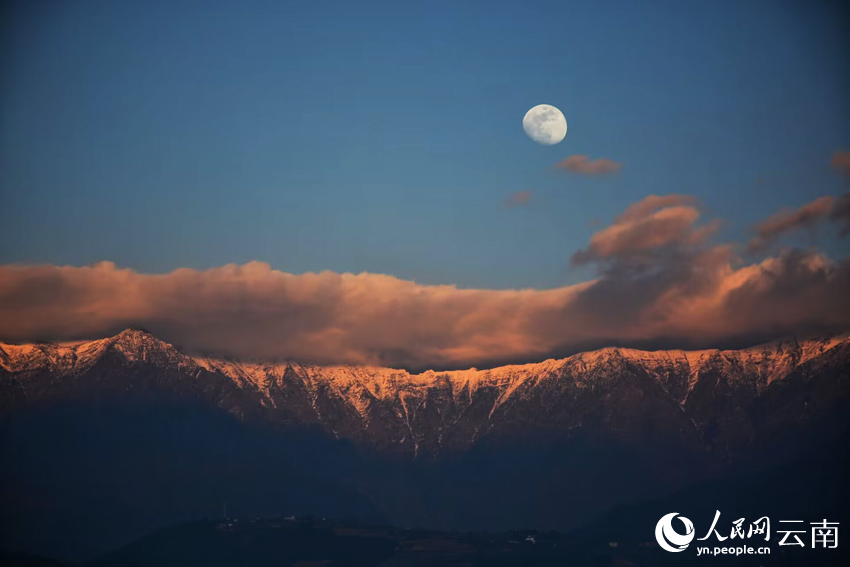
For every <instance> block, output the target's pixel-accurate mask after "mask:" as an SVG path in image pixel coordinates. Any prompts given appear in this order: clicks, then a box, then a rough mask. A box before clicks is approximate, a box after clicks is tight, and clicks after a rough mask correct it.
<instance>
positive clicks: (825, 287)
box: [0, 195, 850, 370]
mask: <svg viewBox="0 0 850 567" xmlns="http://www.w3.org/2000/svg"><path fill="white" fill-rule="evenodd" d="M837 201H838V200H837ZM845 204H846V202H845ZM838 210H840V205H839V204H836V205H834V206H833V208H832V209H831V211H832V212H831V213H830V214H833V215H834V214H837V213H836V211H838ZM845 210H846V209H845ZM699 219H700V212H699V210H698V209H697V207H696V204H695V200H694V199H693V198H692V197H689V196H685V195H668V196H650V197H647V198H646V199H643V200H642V201H640V202H638V203H635V204H634V205H632V206H630V207H629V208H628V209H626V211H625V212H623V214H621V215H620V216H618V217H617V218H616V219H615V220H614V222H613V223H612V224H611V226H609V227H606V228H604V229H602V230H600V231H599V232H597V233H596V234H594V235H593V237H592V238H591V243H590V245H589V247H588V248H587V249H586V250H584V251H581V252H580V253H579V254H582V255H583V256H582V258H581V261H586V262H591V261H592V262H595V263H596V265H597V266H598V268H599V275H598V277H597V278H596V279H594V280H591V281H587V282H584V283H581V284H578V285H573V286H567V287H560V288H555V289H548V290H534V289H522V290H487V289H458V288H457V287H455V286H451V285H438V286H434V285H420V284H417V283H415V282H412V281H406V280H401V279H398V278H395V277H392V276H386V275H379V274H369V273H362V274H349V273H345V274H338V273H333V272H321V273H307V274H301V275H295V274H289V273H285V272H281V271H278V270H273V269H271V267H270V266H269V265H268V264H264V263H261V262H251V263H248V264H245V265H241V266H237V265H227V266H222V267H220V268H213V269H208V270H202V271H199V270H193V269H186V268H181V269H178V270H175V271H173V272H171V273H168V274H157V275H154V274H142V273H138V272H135V271H133V270H128V269H121V268H118V267H116V266H115V265H114V264H112V263H109V262H104V263H101V264H97V265H94V266H89V267H67V266H51V265H43V266H22V265H8V266H0V340H6V341H31V340H40V339H44V340H71V339H82V338H93V337H102V336H106V335H109V334H112V333H115V332H117V331H119V330H121V329H123V328H126V327H129V326H133V325H139V326H143V327H145V328H147V329H149V330H151V331H152V332H154V333H155V334H157V335H158V336H160V337H161V338H163V339H165V340H167V341H170V342H172V343H175V344H177V345H180V346H181V347H182V348H185V349H187V350H189V351H195V352H207V353H214V354H218V355H225V356H238V357H243V358H249V359H250V358H255V359H272V358H275V359H294V360H299V361H304V362H316V363H328V364H330V363H353V364H380V365H387V366H397V367H405V368H409V369H420V370H421V369H424V368H461V367H468V366H472V365H475V366H479V367H480V366H488V365H494V364H501V363H505V362H510V361H530V360H541V359H543V358H545V357H548V356H564V355H567V354H570V353H573V352H576V351H578V350H585V349H588V348H596V347H601V346H607V345H612V344H614V345H622V346H636V347H643V348H654V347H657V348H703V347H717V346H736V345H737V346H741V345H743V344H746V343H750V344H752V343H754V342H757V341H763V340H768V339H771V338H776V337H780V336H787V335H793V334H809V333H814V332H832V331H840V330H846V329H848V328H850V294H848V293H847V290H848V289H850V261H848V260H843V261H840V262H834V261H832V260H830V259H829V258H827V257H825V256H823V255H821V254H817V253H815V252H811V251H805V252H803V251H790V252H784V253H783V254H781V255H778V256H772V257H769V258H767V259H765V260H764V261H762V262H760V263H756V264H751V265H745V266H740V265H739V264H740V261H739V259H737V258H736V257H735V256H734V254H733V252H732V250H733V247H732V246H730V245H711V244H710V243H709V242H708V240H709V236H710V234H711V233H712V231H713V227H714V226H715V225H716V222H714V221H709V222H707V223H704V224H699Z"/></svg>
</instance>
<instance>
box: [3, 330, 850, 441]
mask: <svg viewBox="0 0 850 567" xmlns="http://www.w3.org/2000/svg"><path fill="white" fill-rule="evenodd" d="M847 353H850V335H848V334H840V335H829V336H821V337H816V338H810V339H804V340H797V339H790V340H785V341H774V342H770V343H765V344H762V345H757V346H754V347H750V348H748V349H742V350H719V349H706V350H698V351H685V350H666V351H642V350H636V349H628V348H621V347H607V348H603V349H599V350H595V351H589V352H584V353H578V354H576V355H573V356H570V357H567V358H563V359H549V360H545V361H542V362H537V363H530V364H524V365H507V366H501V367H496V368H492V369H486V370H478V369H475V368H470V369H466V370H454V371H433V370H429V371H426V372H421V373H418V374H412V373H410V372H407V371H406V370H399V369H392V368H383V367H375V366H353V365H336V366H319V365H310V364H300V363H297V362H243V361H239V360H236V359H232V358H231V359H226V358H215V357H205V356H190V355H187V354H183V353H182V352H181V351H180V350H179V349H177V348H176V347H175V346H173V345H171V344H169V343H166V342H164V341H162V340H160V339H158V338H157V337H155V336H154V335H152V334H151V333H149V332H147V331H144V330H139V329H132V328H131V329H127V330H125V331H122V332H121V333H118V334H117V335H115V336H113V337H108V338H104V339H98V340H93V341H77V342H65V343H32V344H24V345H9V344H5V343H0V387H3V391H5V392H7V393H9V394H10V395H7V396H4V397H7V398H15V399H17V401H18V404H15V405H19V403H23V404H27V403H30V402H33V401H36V402H37V401H39V400H49V399H62V398H63V397H72V398H73V397H77V396H79V395H90V394H95V395H97V394H98V393H99V392H110V393H111V395H128V392H156V391H162V390H166V391H170V392H172V393H176V394H177V395H178V396H184V397H185V396H190V397H201V398H203V399H205V400H206V401H207V402H211V403H213V404H214V405H216V406H217V407H218V408H220V409H223V410H225V411H227V412H229V413H231V414H233V415H236V416H237V417H239V418H242V419H244V418H245V417H249V418H250V417H252V416H253V417H261V418H262V419H264V420H267V421H271V422H275V423H278V424H303V425H319V426H321V427H323V428H324V429H325V430H326V431H327V432H328V433H329V434H330V435H332V436H334V437H336V438H338V439H339V438H347V439H350V440H353V441H355V442H365V443H367V444H369V445H372V446H374V447H377V448H379V449H384V450H386V449H391V450H401V451H402V452H412V453H413V454H414V456H416V455H419V454H420V453H422V452H424V453H428V454H431V455H436V454H438V453H440V452H442V451H444V450H446V449H449V450H461V451H463V450H468V449H469V448H470V447H472V446H473V445H475V444H476V443H478V441H479V440H480V439H482V438H483V437H487V436H490V435H493V434H505V435H507V436H514V434H516V433H517V431H516V429H519V430H527V429H531V430H532V431H537V432H547V433H553V432H554V433H557V434H567V435H569V434H571V433H570V432H574V431H576V430H578V429H580V428H582V427H585V426H586V425H587V424H588V423H589V422H590V423H594V424H595V430H598V431H605V433H606V434H608V435H612V436H613V437H615V438H622V437H625V438H628V437H629V436H631V435H633V434H634V435H640V434H641V433H640V431H639V430H641V429H646V431H644V432H643V434H645V435H649V436H650V437H653V438H654V437H658V436H662V437H663V436H671V435H672V436H673V437H676V438H678V440H679V441H682V442H685V443H687V444H693V443H697V444H705V442H706V441H710V440H709V439H707V437H706V432H708V431H709V430H713V429H716V428H717V427H718V420H719V422H720V423H719V426H720V427H721V429H722V427H723V425H724V424H723V422H724V420H726V418H728V419H729V420H731V421H732V422H735V423H737V424H738V425H741V426H746V428H747V429H750V430H755V429H758V428H759V427H760V423H757V422H759V421H764V420H763V419H762V418H761V417H759V416H755V417H746V418H742V416H741V414H742V412H744V413H746V411H747V410H746V408H745V406H748V405H753V404H755V405H759V402H760V401H761V400H763V399H765V398H768V397H770V396H768V395H767V394H768V393H772V392H773V391H778V388H776V387H772V386H774V385H776V384H779V383H781V382H783V381H786V380H787V379H789V377H794V376H795V375H799V374H800V373H801V372H802V374H803V375H813V374H812V372H808V371H807V370H806V368H807V367H808V366H809V365H817V364H819V363H820V362H823V361H824V360H832V359H833V358H836V359H837V360H839V365H841V364H843V365H844V368H845V369H846V366H847V359H848V358H850V355H848V354H847ZM122 377H123V378H122ZM803 379H804V382H805V384H806V385H807V386H806V387H815V388H816V387H817V386H816V385H814V386H813V385H812V384H813V383H812V380H813V378H812V376H808V377H805V376H803ZM792 382H793V380H792ZM842 388H843V386H842ZM786 389H787V388H786ZM842 391H843V390H842ZM807 395H808V394H806V395H803V398H804V400H802V401H804V402H805V405H803V406H800V407H795V408H794V413H795V418H797V419H806V416H807V412H808V405H807V404H808V402H807V401H806V400H805V398H806V396H807ZM798 401H799V400H798ZM7 405H8V404H7ZM762 405H763V404H762ZM798 405H799V404H798ZM742 408H744V409H742ZM801 412H802V413H801ZM789 415H790V414H789ZM789 415H785V416H779V418H777V419H781V420H783V421H787V420H788V419H789ZM742 419H743V421H741V420H742ZM768 421H769V420H768ZM726 425H729V424H726ZM512 428H513V429H515V430H513V431H512ZM712 435H713V434H712ZM726 444H727V445H728V442H727V443H726Z"/></svg>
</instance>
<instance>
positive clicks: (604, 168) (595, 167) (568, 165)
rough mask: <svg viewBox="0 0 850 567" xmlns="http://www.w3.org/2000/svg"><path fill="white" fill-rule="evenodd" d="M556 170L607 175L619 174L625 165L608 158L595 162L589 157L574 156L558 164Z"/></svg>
mask: <svg viewBox="0 0 850 567" xmlns="http://www.w3.org/2000/svg"><path fill="white" fill-rule="evenodd" d="M555 168H556V169H565V170H567V171H569V172H571V173H579V174H581V175H605V174H608V173H617V172H618V171H620V170H621V169H622V168H623V164H621V163H617V162H616V161H614V160H610V159H608V158H599V159H595V160H593V159H590V158H589V157H587V156H581V155H574V156H570V157H568V158H566V159H564V160H562V161H559V162H558V163H556V164H555Z"/></svg>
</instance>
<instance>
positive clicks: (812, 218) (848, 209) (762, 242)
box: [748, 193, 850, 252]
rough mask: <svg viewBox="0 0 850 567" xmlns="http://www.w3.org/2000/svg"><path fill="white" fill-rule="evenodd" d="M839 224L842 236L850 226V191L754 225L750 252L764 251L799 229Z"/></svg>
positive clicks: (824, 198) (776, 215)
mask: <svg viewBox="0 0 850 567" xmlns="http://www.w3.org/2000/svg"><path fill="white" fill-rule="evenodd" d="M827 220H830V221H833V222H836V223H838V224H839V225H840V232H841V234H842V235H845V234H847V233H848V231H849V229H850V193H845V194H844V195H842V196H840V197H837V198H836V197H831V196H825V197H819V198H817V199H815V200H814V201H812V202H810V203H807V204H805V205H803V206H802V207H800V208H798V209H790V210H785V211H780V212H778V213H776V214H774V215H771V216H770V217H768V218H767V219H766V220H764V221H762V222H760V223H759V224H757V225H756V226H755V227H754V230H755V232H756V236H755V237H754V238H753V239H752V240H751V241H750V244H749V246H748V249H749V251H751V252H755V251H761V250H765V249H767V248H768V247H770V245H771V244H773V243H774V242H776V240H777V239H778V238H779V237H780V236H782V235H783V234H786V233H789V232H793V231H796V230H799V229H807V230H814V229H816V228H817V227H818V226H819V225H820V224H821V223H822V222H824V221H827Z"/></svg>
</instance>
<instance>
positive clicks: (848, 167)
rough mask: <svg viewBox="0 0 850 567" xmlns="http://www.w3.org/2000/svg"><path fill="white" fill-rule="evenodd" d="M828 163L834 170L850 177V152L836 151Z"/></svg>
mask: <svg viewBox="0 0 850 567" xmlns="http://www.w3.org/2000/svg"><path fill="white" fill-rule="evenodd" d="M829 163H830V165H831V166H832V167H834V168H835V169H837V170H839V171H841V172H843V173H844V175H850V151H841V150H838V151H836V152H835V153H834V154H832V159H831V160H830V161H829Z"/></svg>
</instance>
